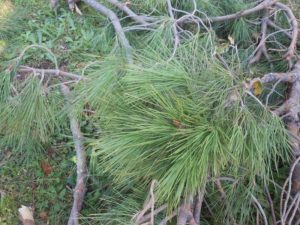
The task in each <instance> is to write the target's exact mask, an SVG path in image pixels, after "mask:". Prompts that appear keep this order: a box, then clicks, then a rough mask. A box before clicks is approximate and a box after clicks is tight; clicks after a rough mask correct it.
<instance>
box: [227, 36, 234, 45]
mask: <svg viewBox="0 0 300 225" xmlns="http://www.w3.org/2000/svg"><path fill="white" fill-rule="evenodd" d="M228 40H229V43H230V44H231V45H234V38H233V37H231V36H230V35H229V36H228Z"/></svg>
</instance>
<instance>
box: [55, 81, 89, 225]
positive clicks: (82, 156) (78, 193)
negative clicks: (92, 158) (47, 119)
mask: <svg viewBox="0 0 300 225" xmlns="http://www.w3.org/2000/svg"><path fill="white" fill-rule="evenodd" d="M61 91H62V93H63V95H64V97H65V99H66V105H67V108H68V110H69V112H68V116H69V120H70V128H71V132H72V135H73V141H74V146H75V150H76V158H77V163H76V164H77V178H76V186H75V189H74V193H73V198H74V199H73V206H72V210H71V214H70V217H69V221H68V225H78V217H79V212H80V210H81V208H82V204H83V201H84V196H85V193H86V191H87V188H86V181H87V177H88V170H87V165H86V153H85V151H84V147H83V135H82V133H81V131H80V127H79V124H78V121H77V119H76V115H75V114H74V111H73V110H74V109H73V106H72V103H71V99H72V97H71V92H70V89H69V88H68V87H67V86H66V85H64V84H62V85H61Z"/></svg>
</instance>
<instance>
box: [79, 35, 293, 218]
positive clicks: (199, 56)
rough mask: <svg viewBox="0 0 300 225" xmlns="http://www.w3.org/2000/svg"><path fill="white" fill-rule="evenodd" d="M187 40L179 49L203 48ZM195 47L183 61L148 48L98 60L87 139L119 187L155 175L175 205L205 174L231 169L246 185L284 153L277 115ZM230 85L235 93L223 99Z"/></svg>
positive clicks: (265, 174)
mask: <svg viewBox="0 0 300 225" xmlns="http://www.w3.org/2000/svg"><path fill="white" fill-rule="evenodd" d="M203 38H204V40H206V38H207V37H206V36H204V37H203ZM202 41H203V40H202ZM211 42H212V40H211ZM195 43H196V42H195ZM198 43H201V42H198ZM203 43H205V44H206V41H203ZM191 46H192V47H193V48H190V46H189V44H187V45H185V46H183V47H182V48H181V49H180V50H179V53H178V55H179V56H182V55H185V54H186V52H194V51H193V49H200V48H202V49H205V48H207V46H206V47H205V45H204V46H197V48H195V46H193V45H191ZM209 47H211V46H209ZM157 49H158V48H157ZM160 49H166V48H165V47H164V46H161V48H160ZM194 53H195V54H196V55H193V57H190V58H189V60H190V61H188V62H186V61H185V60H186V58H184V59H183V60H182V61H181V60H180V58H179V57H178V58H177V59H176V60H175V59H174V60H172V61H169V62H166V61H165V60H164V59H162V57H161V56H163V55H165V54H164V52H158V51H157V50H156V51H149V50H148V49H147V53H146V54H144V55H137V57H136V61H135V64H134V65H127V66H124V67H123V68H122V67H121V68H120V67H118V68H117V67H114V68H115V69H116V68H117V69H116V70H118V71H119V72H118V73H116V71H115V70H114V71H110V70H109V68H105V64H104V63H103V65H102V66H103V67H102V69H101V70H102V71H104V70H105V71H106V73H105V74H103V76H101V78H99V79H101V80H102V82H97V87H98V88H99V89H98V90H99V91H102V95H101V93H100V92H94V93H98V94H97V96H98V98H97V99H98V100H97V102H98V103H99V107H98V108H97V113H96V114H97V117H98V118H99V122H96V123H97V125H98V126H99V127H101V135H100V136H101V137H100V139H97V140H95V141H93V142H92V145H93V147H94V149H95V155H96V156H97V158H98V160H99V168H100V170H104V171H105V172H107V173H110V174H112V175H113V179H114V182H115V185H116V186H119V187H122V186H123V185H125V184H126V183H127V182H133V183H135V184H139V185H143V186H144V187H147V185H148V184H149V183H150V182H151V181H152V180H154V179H155V180H158V181H159V184H158V187H157V190H156V193H157V200H158V202H159V203H160V204H163V203H165V202H168V203H169V205H170V206H171V207H173V208H176V207H178V205H179V204H180V203H181V201H182V200H183V199H184V198H185V197H187V196H189V195H194V194H195V193H196V191H197V190H198V189H199V188H203V186H204V185H205V183H206V182H207V179H208V177H219V176H222V175H230V176H232V177H235V178H238V179H241V183H242V184H243V185H246V186H247V184H248V185H250V186H249V187H251V183H253V182H255V180H256V177H257V176H260V177H261V178H262V180H264V181H266V180H267V179H269V178H270V177H272V168H276V166H277V162H278V159H281V160H288V159H289V149H288V145H289V144H288V140H287V134H286V132H285V129H284V125H283V124H282V122H281V121H280V120H279V119H276V118H274V116H273V115H272V114H270V113H269V112H267V111H266V110H265V109H264V108H262V107H261V106H260V105H259V104H258V103H257V102H256V100H255V99H253V98H252V97H246V96H245V95H244V94H243V93H242V92H240V90H239V89H240V88H239V85H235V86H233V83H234V82H239V81H238V79H235V80H234V79H233V78H232V77H231V75H230V72H229V71H227V70H226V69H224V68H223V67H222V66H221V65H220V64H219V63H217V62H216V58H213V57H211V56H210V55H209V54H207V55H206V54H205V53H204V52H203V51H202V52H201V51H198V52H197V53H196V52H194ZM151 54H152V55H151ZM198 60H201V62H202V63H201V64H200V63H197V62H198ZM112 65H113V63H112ZM116 74H118V75H117V77H116ZM105 77H106V78H105ZM112 77H115V79H112ZM103 81H105V82H106V81H109V82H110V84H109V87H112V88H109V89H106V91H105V92H103V88H101V87H102V86H101V85H106V86H108V85H107V83H103ZM88 86H91V84H88ZM94 86H95V88H96V85H94ZM233 90H236V91H237V92H238V93H239V95H240V96H241V97H240V100H239V101H237V102H236V103H234V104H233V105H228V101H229V95H230V93H231V92H232V91H233ZM90 91H92V92H91V93H93V90H92V89H90ZM84 96H88V95H86V94H84ZM89 96H92V95H91V94H90V95H89ZM92 99H93V98H91V100H92ZM91 102H93V101H91ZM253 190H254V187H253ZM250 191H251V189H250V190H249V193H251V192H250ZM248 196H250V195H248ZM247 204H248V206H247V208H248V213H249V208H250V206H249V201H248V203H247ZM233 207H234V206H233ZM244 208H245V207H244ZM237 209H238V208H235V210H237ZM236 213H237V214H239V213H241V212H239V211H236ZM248 216H249V214H248Z"/></svg>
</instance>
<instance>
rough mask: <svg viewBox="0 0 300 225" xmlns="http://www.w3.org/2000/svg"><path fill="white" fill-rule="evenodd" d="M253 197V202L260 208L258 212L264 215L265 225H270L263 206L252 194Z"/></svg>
mask: <svg viewBox="0 0 300 225" xmlns="http://www.w3.org/2000/svg"><path fill="white" fill-rule="evenodd" d="M251 197H252V199H253V201H254V202H255V204H256V206H257V207H258V210H259V211H260V214H261V215H262V217H263V219H264V223H265V225H268V219H267V216H266V214H265V212H264V209H263V208H262V206H261V204H260V203H259V201H258V200H257V198H256V197H255V196H254V195H252V194H251Z"/></svg>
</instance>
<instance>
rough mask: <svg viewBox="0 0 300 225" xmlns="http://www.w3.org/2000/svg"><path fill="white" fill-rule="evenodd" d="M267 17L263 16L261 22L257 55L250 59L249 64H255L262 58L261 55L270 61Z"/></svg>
mask: <svg viewBox="0 0 300 225" xmlns="http://www.w3.org/2000/svg"><path fill="white" fill-rule="evenodd" d="M267 25H268V23H267V19H266V18H263V19H262V23H261V39H260V42H259V44H258V47H257V48H256V50H255V52H256V53H255V55H254V56H253V57H252V58H251V60H250V61H249V64H253V63H255V62H257V61H259V60H260V58H261V55H264V56H265V57H266V59H267V60H268V61H270V56H269V55H268V51H267V47H266V34H267Z"/></svg>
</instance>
